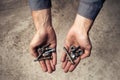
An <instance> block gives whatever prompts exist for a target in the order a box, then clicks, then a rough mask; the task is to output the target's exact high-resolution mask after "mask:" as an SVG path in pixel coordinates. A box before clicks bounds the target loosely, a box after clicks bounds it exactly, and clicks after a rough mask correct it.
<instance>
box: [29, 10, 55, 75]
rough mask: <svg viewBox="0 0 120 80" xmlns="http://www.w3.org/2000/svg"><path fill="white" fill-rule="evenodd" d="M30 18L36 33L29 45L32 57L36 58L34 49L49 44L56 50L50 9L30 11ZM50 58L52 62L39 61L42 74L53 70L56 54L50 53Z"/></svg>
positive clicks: (36, 54)
mask: <svg viewBox="0 0 120 80" xmlns="http://www.w3.org/2000/svg"><path fill="white" fill-rule="evenodd" d="M32 17H33V21H34V25H35V27H36V30H37V31H36V34H35V35H34V37H33V39H32V41H31V43H30V52H31V54H32V55H33V56H34V57H37V56H38V53H37V52H36V47H38V46H44V45H47V44H48V43H50V47H51V48H55V49H56V43H57V41H56V34H55V31H54V29H53V27H52V22H51V10H50V9H43V10H38V11H32ZM52 57H53V59H52V60H42V61H40V65H41V68H42V70H43V71H44V72H49V73H51V72H53V71H54V70H55V65H56V63H57V54H56V52H53V53H52Z"/></svg>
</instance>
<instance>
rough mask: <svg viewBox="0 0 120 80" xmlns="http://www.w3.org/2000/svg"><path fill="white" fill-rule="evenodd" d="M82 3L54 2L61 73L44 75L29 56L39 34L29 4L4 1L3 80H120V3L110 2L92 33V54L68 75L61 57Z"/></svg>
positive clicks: (0, 25)
mask: <svg viewBox="0 0 120 80" xmlns="http://www.w3.org/2000/svg"><path fill="white" fill-rule="evenodd" d="M77 6H78V0H53V7H52V16H53V25H54V28H55V31H56V33H57V39H58V47H57V51H58V64H57V70H56V71H55V72H54V73H52V74H48V73H43V72H42V71H41V68H40V66H39V64H38V63H34V62H33V59H34V58H33V57H32V56H31V55H30V54H29V50H28V48H29V43H30V41H31V39H32V37H33V35H34V33H35V28H34V26H33V22H32V18H31V13H30V9H29V7H28V3H27V1H26V0H0V80H120V0H115V1H113V0H107V1H106V2H105V4H104V7H103V8H102V10H101V12H100V14H99V15H98V17H97V18H96V21H95V23H94V25H93V27H92V29H91V31H90V39H91V41H92V46H93V49H92V54H91V56H90V57H89V58H86V59H84V60H81V63H80V64H79V65H78V67H77V68H76V70H75V71H74V72H72V73H67V74H66V73H64V72H63V70H62V69H61V63H60V56H61V54H60V53H61V52H62V47H63V42H64V41H63V40H64V39H65V35H66V33H67V31H68V30H69V28H70V26H71V25H72V23H73V21H74V18H75V14H76V12H77Z"/></svg>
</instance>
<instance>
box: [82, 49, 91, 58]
mask: <svg viewBox="0 0 120 80" xmlns="http://www.w3.org/2000/svg"><path fill="white" fill-rule="evenodd" d="M89 56H90V49H89V50H85V52H84V53H83V54H82V55H81V59H84V58H86V57H89Z"/></svg>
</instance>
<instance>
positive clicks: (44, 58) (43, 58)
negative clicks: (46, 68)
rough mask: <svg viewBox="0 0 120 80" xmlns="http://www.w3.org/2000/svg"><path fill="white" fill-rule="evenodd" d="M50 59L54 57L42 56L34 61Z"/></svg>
mask: <svg viewBox="0 0 120 80" xmlns="http://www.w3.org/2000/svg"><path fill="white" fill-rule="evenodd" d="M49 59H52V56H48V57H42V58H40V59H38V60H34V61H35V62H36V61H41V60H49Z"/></svg>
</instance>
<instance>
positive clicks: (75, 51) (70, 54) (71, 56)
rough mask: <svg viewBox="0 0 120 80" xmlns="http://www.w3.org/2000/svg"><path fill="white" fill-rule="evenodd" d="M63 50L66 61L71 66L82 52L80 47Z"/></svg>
mask: <svg viewBox="0 0 120 80" xmlns="http://www.w3.org/2000/svg"><path fill="white" fill-rule="evenodd" d="M64 50H65V52H66V54H67V60H69V61H70V62H71V63H72V64H75V63H74V60H75V59H77V58H78V57H79V56H81V55H82V54H83V50H82V49H80V46H78V47H75V46H71V47H70V50H69V51H68V50H67V49H66V48H65V47H64Z"/></svg>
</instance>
